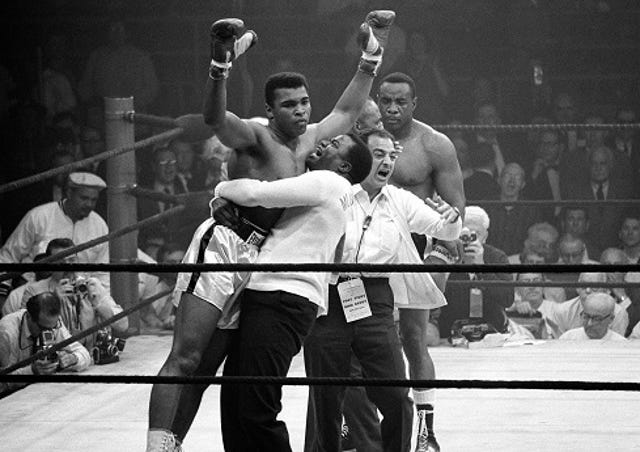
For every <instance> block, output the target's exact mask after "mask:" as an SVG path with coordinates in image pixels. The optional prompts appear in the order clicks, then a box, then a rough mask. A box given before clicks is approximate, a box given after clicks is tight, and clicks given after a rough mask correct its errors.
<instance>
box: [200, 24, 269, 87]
mask: <svg viewBox="0 0 640 452" xmlns="http://www.w3.org/2000/svg"><path fill="white" fill-rule="evenodd" d="M256 42H258V35H257V34H256V33H255V32H254V31H253V30H247V28H246V27H245V25H244V22H243V21H242V20H241V19H220V20H217V21H215V22H214V23H213V25H211V64H210V66H209V77H211V78H212V79H214V80H220V79H225V78H227V77H228V76H229V70H230V69H231V65H232V61H233V60H235V59H236V58H238V57H239V56H240V55H242V54H243V53H244V52H246V51H247V50H248V49H249V48H250V47H251V46H253V45H254V44H255V43H256Z"/></svg>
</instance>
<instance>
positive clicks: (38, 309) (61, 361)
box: [0, 292, 91, 396]
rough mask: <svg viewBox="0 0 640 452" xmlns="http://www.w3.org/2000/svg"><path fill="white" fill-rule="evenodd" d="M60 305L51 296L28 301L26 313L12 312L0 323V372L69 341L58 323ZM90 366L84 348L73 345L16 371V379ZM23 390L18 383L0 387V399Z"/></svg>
mask: <svg viewBox="0 0 640 452" xmlns="http://www.w3.org/2000/svg"><path fill="white" fill-rule="evenodd" d="M60 313H61V304H60V300H59V299H58V297H57V296H56V295H55V294H54V293H52V292H43V293H40V294H38V295H35V296H33V297H31V298H30V299H29V300H28V301H27V303H26V309H20V310H18V311H16V312H12V313H11V314H9V315H6V316H5V317H3V318H2V319H0V368H1V369H4V368H6V367H8V366H11V365H13V364H15V363H17V362H19V361H22V360H23V359H26V358H28V357H29V356H31V355H34V354H35V353H37V352H38V351H40V350H42V349H46V348H49V347H51V345H53V344H55V343H58V342H62V341H63V340H65V339H67V338H69V337H70V334H69V331H68V330H67V328H65V326H64V325H63V324H62V322H61V321H60ZM90 364H91V357H90V356H89V352H88V351H87V349H86V348H85V347H83V346H82V345H81V344H80V343H78V342H72V343H71V344H69V345H67V346H66V347H64V348H63V349H62V350H59V351H57V352H52V353H51V354H49V355H47V357H46V358H45V359H40V360H37V361H34V362H33V364H31V366H27V367H23V368H22V369H18V370H16V371H15V372H13V374H17V375H31V374H36V375H48V374H52V373H54V372H58V371H73V372H81V371H83V370H85V369H86V368H87V367H89V365H90ZM21 386H24V385H23V384H19V383H0V396H1V395H2V394H4V393H7V392H10V391H13V390H15V389H18V388H20V387H21Z"/></svg>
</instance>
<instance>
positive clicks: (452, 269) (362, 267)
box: [0, 206, 640, 285]
mask: <svg viewBox="0 0 640 452" xmlns="http://www.w3.org/2000/svg"><path fill="white" fill-rule="evenodd" d="M180 207H181V206H178V207H176V208H180ZM62 270H65V271H72V270H75V271H83V272H91V271H116V272H142V273H148V272H150V271H152V272H155V273H175V272H207V271H208V272H213V271H233V272H247V271H249V272H251V271H253V272H336V273H359V272H368V273H432V272H433V273H516V272H518V273H607V272H611V273H617V272H624V273H626V272H639V271H640V264H353V263H341V264H336V263H295V264H286V263H277V264H248V263H227V264H214V263H211V264H147V263H130V264H118V263H112V264H95V263H92V264H89V263H73V264H72V263H41V262H29V263H27V262H25V263H18V264H16V263H11V264H8V263H0V271H19V272H27V271H62ZM616 284H617V283H616ZM529 285H532V284H531V283H529Z"/></svg>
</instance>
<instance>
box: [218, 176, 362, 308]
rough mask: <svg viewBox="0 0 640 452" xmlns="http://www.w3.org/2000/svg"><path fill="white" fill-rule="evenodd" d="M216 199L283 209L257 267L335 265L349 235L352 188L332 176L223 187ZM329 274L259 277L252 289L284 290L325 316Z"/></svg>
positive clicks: (256, 275) (235, 182)
mask: <svg viewBox="0 0 640 452" xmlns="http://www.w3.org/2000/svg"><path fill="white" fill-rule="evenodd" d="M216 195H217V196H220V197H223V198H226V199H228V200H230V201H233V202H235V203H236V204H240V205H242V206H247V207H255V206H262V207H267V208H278V207H284V208H285V211H284V213H283V214H282V217H280V219H279V220H278V222H277V223H276V225H275V226H274V228H273V229H271V233H270V235H269V236H268V237H267V240H266V241H265V243H264V245H263V246H262V249H261V250H260V254H259V255H258V259H257V261H256V263H258V264H261V263H332V262H335V260H336V259H335V254H336V247H337V246H338V243H339V242H340V239H341V238H342V236H343V235H344V233H345V225H346V211H347V209H349V208H350V207H351V205H352V204H353V195H352V193H351V184H349V182H348V181H347V180H346V179H345V178H343V177H341V176H339V175H338V174H337V173H334V172H333V171H325V170H318V171H310V172H307V173H304V174H302V175H300V176H296V177H290V178H286V179H280V180H277V181H273V182H262V181H257V180H253V179H236V180H232V181H226V182H220V183H219V184H218V185H217V186H216ZM329 276H330V274H329V273H328V272H267V273H265V272H256V273H253V274H252V275H251V278H250V280H249V283H248V285H247V288H248V289H253V290H259V291H277V290H283V291H286V292H289V293H293V294H295V295H299V296H301V297H304V298H307V299H308V300H309V301H310V302H312V303H315V304H317V305H318V306H319V308H320V309H319V312H318V314H319V315H323V314H325V313H326V310H327V302H326V299H327V287H328V284H329Z"/></svg>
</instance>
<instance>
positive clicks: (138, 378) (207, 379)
mask: <svg viewBox="0 0 640 452" xmlns="http://www.w3.org/2000/svg"><path fill="white" fill-rule="evenodd" d="M0 382H17V383H103V384H105V383H106V384H197V385H210V384H233V385H236V384H271V385H283V386H371V387H373V386H375V387H390V386H393V387H405V388H406V387H409V388H437V389H438V388H439V389H442V388H457V389H528V390H560V391H625V392H637V391H640V383H638V382H631V381H621V382H610V381H582V380H459V379H435V380H409V379H406V380H404V379H403V380H400V379H383V378H353V377H344V378H341V377H269V376H259V377H243V376H242V377H236V376H233V377H232V376H220V377H216V376H190V377H174V376H160V375H153V376H151V375H83V374H52V375H5V374H0Z"/></svg>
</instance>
